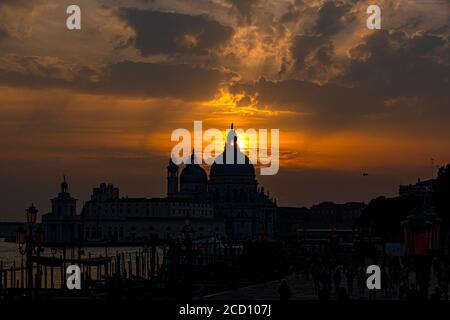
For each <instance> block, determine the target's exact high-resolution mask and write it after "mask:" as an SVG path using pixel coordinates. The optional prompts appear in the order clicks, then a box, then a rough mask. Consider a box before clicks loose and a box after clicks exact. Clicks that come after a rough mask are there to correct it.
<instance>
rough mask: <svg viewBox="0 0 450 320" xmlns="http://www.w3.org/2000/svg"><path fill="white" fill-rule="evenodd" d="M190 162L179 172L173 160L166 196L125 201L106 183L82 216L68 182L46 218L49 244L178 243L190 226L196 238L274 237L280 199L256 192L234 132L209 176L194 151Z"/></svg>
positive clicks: (252, 173)
mask: <svg viewBox="0 0 450 320" xmlns="http://www.w3.org/2000/svg"><path fill="white" fill-rule="evenodd" d="M227 154H228V156H227ZM230 154H231V155H234V160H237V159H238V158H239V157H242V158H243V159H244V160H245V161H244V163H237V161H234V162H233V163H231V161H230V160H229V159H230V157H229V156H230ZM227 159H228V160H227ZM231 159H233V158H231ZM190 160H191V161H190V163H188V164H186V165H185V166H184V168H183V170H181V173H180V174H179V171H180V168H179V166H177V165H176V164H175V163H174V162H173V161H172V160H169V164H168V166H167V197H165V198H128V197H121V196H120V192H119V189H118V188H117V187H115V186H113V185H112V184H105V183H102V184H100V186H99V187H96V188H94V189H93V192H92V195H91V199H90V200H89V201H87V202H86V203H85V204H84V206H83V208H82V210H81V213H80V214H77V213H76V212H77V209H76V203H77V199H75V198H73V197H71V195H70V193H69V191H68V183H67V182H66V181H65V178H64V181H63V183H62V184H61V192H60V193H59V194H58V196H57V197H56V198H54V199H52V200H51V201H52V212H51V213H48V214H46V215H44V216H43V217H42V225H43V228H44V232H45V239H46V241H47V242H49V243H70V242H72V243H73V242H78V243H84V242H108V243H111V242H117V243H133V242H139V241H146V240H148V239H150V238H151V237H153V236H157V237H158V238H159V239H175V238H180V237H182V236H183V230H184V228H185V226H186V224H190V225H191V227H192V228H191V229H192V230H193V232H194V234H193V235H192V236H193V237H194V238H203V237H214V238H218V239H228V240H251V239H256V238H258V237H262V236H266V237H274V236H275V230H274V229H275V224H276V207H277V206H276V201H275V200H273V199H271V198H270V197H269V195H268V194H266V193H265V192H264V188H261V189H259V188H258V182H257V180H256V176H255V169H254V166H253V164H251V163H250V160H249V159H248V157H246V156H245V155H244V154H243V153H241V151H240V150H239V147H238V145H237V136H236V134H235V132H234V130H231V131H230V134H229V137H228V138H227V143H226V144H225V148H224V152H223V153H222V154H220V155H219V156H218V157H217V158H216V161H215V162H214V163H213V165H212V166H211V169H210V175H209V178H208V175H207V173H206V171H205V170H204V168H202V167H201V166H200V165H199V164H196V161H195V155H194V153H192V156H191V158H190Z"/></svg>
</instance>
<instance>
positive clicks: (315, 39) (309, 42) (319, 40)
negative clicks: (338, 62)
mask: <svg viewBox="0 0 450 320" xmlns="http://www.w3.org/2000/svg"><path fill="white" fill-rule="evenodd" d="M291 53H292V58H293V60H294V69H295V71H303V72H304V73H305V74H304V76H305V78H306V79H319V78H321V76H320V75H321V74H324V75H326V74H327V73H328V68H329V67H330V66H331V64H332V62H333V56H334V45H333V43H332V41H330V40H329V39H328V38H325V37H321V36H314V35H297V36H296V37H295V38H294V40H293V41H292V48H291Z"/></svg>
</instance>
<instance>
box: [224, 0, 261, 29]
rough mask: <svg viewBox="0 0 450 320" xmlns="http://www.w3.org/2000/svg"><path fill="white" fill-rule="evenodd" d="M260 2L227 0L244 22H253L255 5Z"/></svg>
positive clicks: (241, 21) (257, 0)
mask: <svg viewBox="0 0 450 320" xmlns="http://www.w3.org/2000/svg"><path fill="white" fill-rule="evenodd" d="M258 2H259V0H227V3H229V4H230V5H231V8H232V12H233V13H234V14H235V15H236V16H237V18H238V21H239V22H240V23H243V24H251V23H252V21H253V14H254V12H253V11H254V7H255V5H256V4H258Z"/></svg>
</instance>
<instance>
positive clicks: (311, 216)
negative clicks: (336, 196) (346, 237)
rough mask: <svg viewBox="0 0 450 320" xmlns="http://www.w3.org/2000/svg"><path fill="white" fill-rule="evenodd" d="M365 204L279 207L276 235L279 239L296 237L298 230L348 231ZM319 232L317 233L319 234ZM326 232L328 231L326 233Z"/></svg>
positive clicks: (311, 231) (331, 203) (325, 203)
mask: <svg viewBox="0 0 450 320" xmlns="http://www.w3.org/2000/svg"><path fill="white" fill-rule="evenodd" d="M365 207H366V204H364V203H362V202H347V203H343V204H339V203H333V202H323V203H320V204H317V205H313V206H312V207H311V208H309V209H308V208H306V207H302V208H295V207H279V208H278V213H277V235H278V237H280V238H292V237H297V236H298V230H308V232H310V233H312V234H314V233H315V230H317V232H319V231H320V232H322V231H323V230H329V231H331V230H333V229H339V230H346V232H347V230H350V231H351V229H352V228H353V225H354V223H355V221H356V219H357V218H358V217H359V216H360V215H361V213H362V211H363V210H364V208H365ZM320 232H319V233H320ZM326 232H328V231H326Z"/></svg>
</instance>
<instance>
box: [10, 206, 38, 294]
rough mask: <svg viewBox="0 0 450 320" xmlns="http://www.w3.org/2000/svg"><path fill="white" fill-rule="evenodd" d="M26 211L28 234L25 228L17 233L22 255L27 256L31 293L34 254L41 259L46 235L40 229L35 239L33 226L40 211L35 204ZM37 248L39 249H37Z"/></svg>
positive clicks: (28, 283)
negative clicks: (40, 253)
mask: <svg viewBox="0 0 450 320" xmlns="http://www.w3.org/2000/svg"><path fill="white" fill-rule="evenodd" d="M26 211H27V225H28V232H27V231H26V230H25V229H24V228H23V227H19V229H17V231H16V243H17V244H18V246H19V252H20V254H21V255H25V254H26V255H27V260H26V270H27V288H28V289H29V290H30V293H31V290H32V288H33V253H36V254H37V255H38V257H39V252H40V250H41V248H40V247H41V245H42V243H43V241H44V233H43V231H42V228H41V227H39V228H38V229H37V230H36V231H35V237H33V226H34V225H35V224H36V220H37V213H38V210H37V209H36V207H35V206H34V205H33V204H31V206H30V207H29V208H28V209H27V210H26ZM35 246H36V247H37V248H35ZM38 269H39V268H38ZM30 296H31V294H30Z"/></svg>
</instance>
